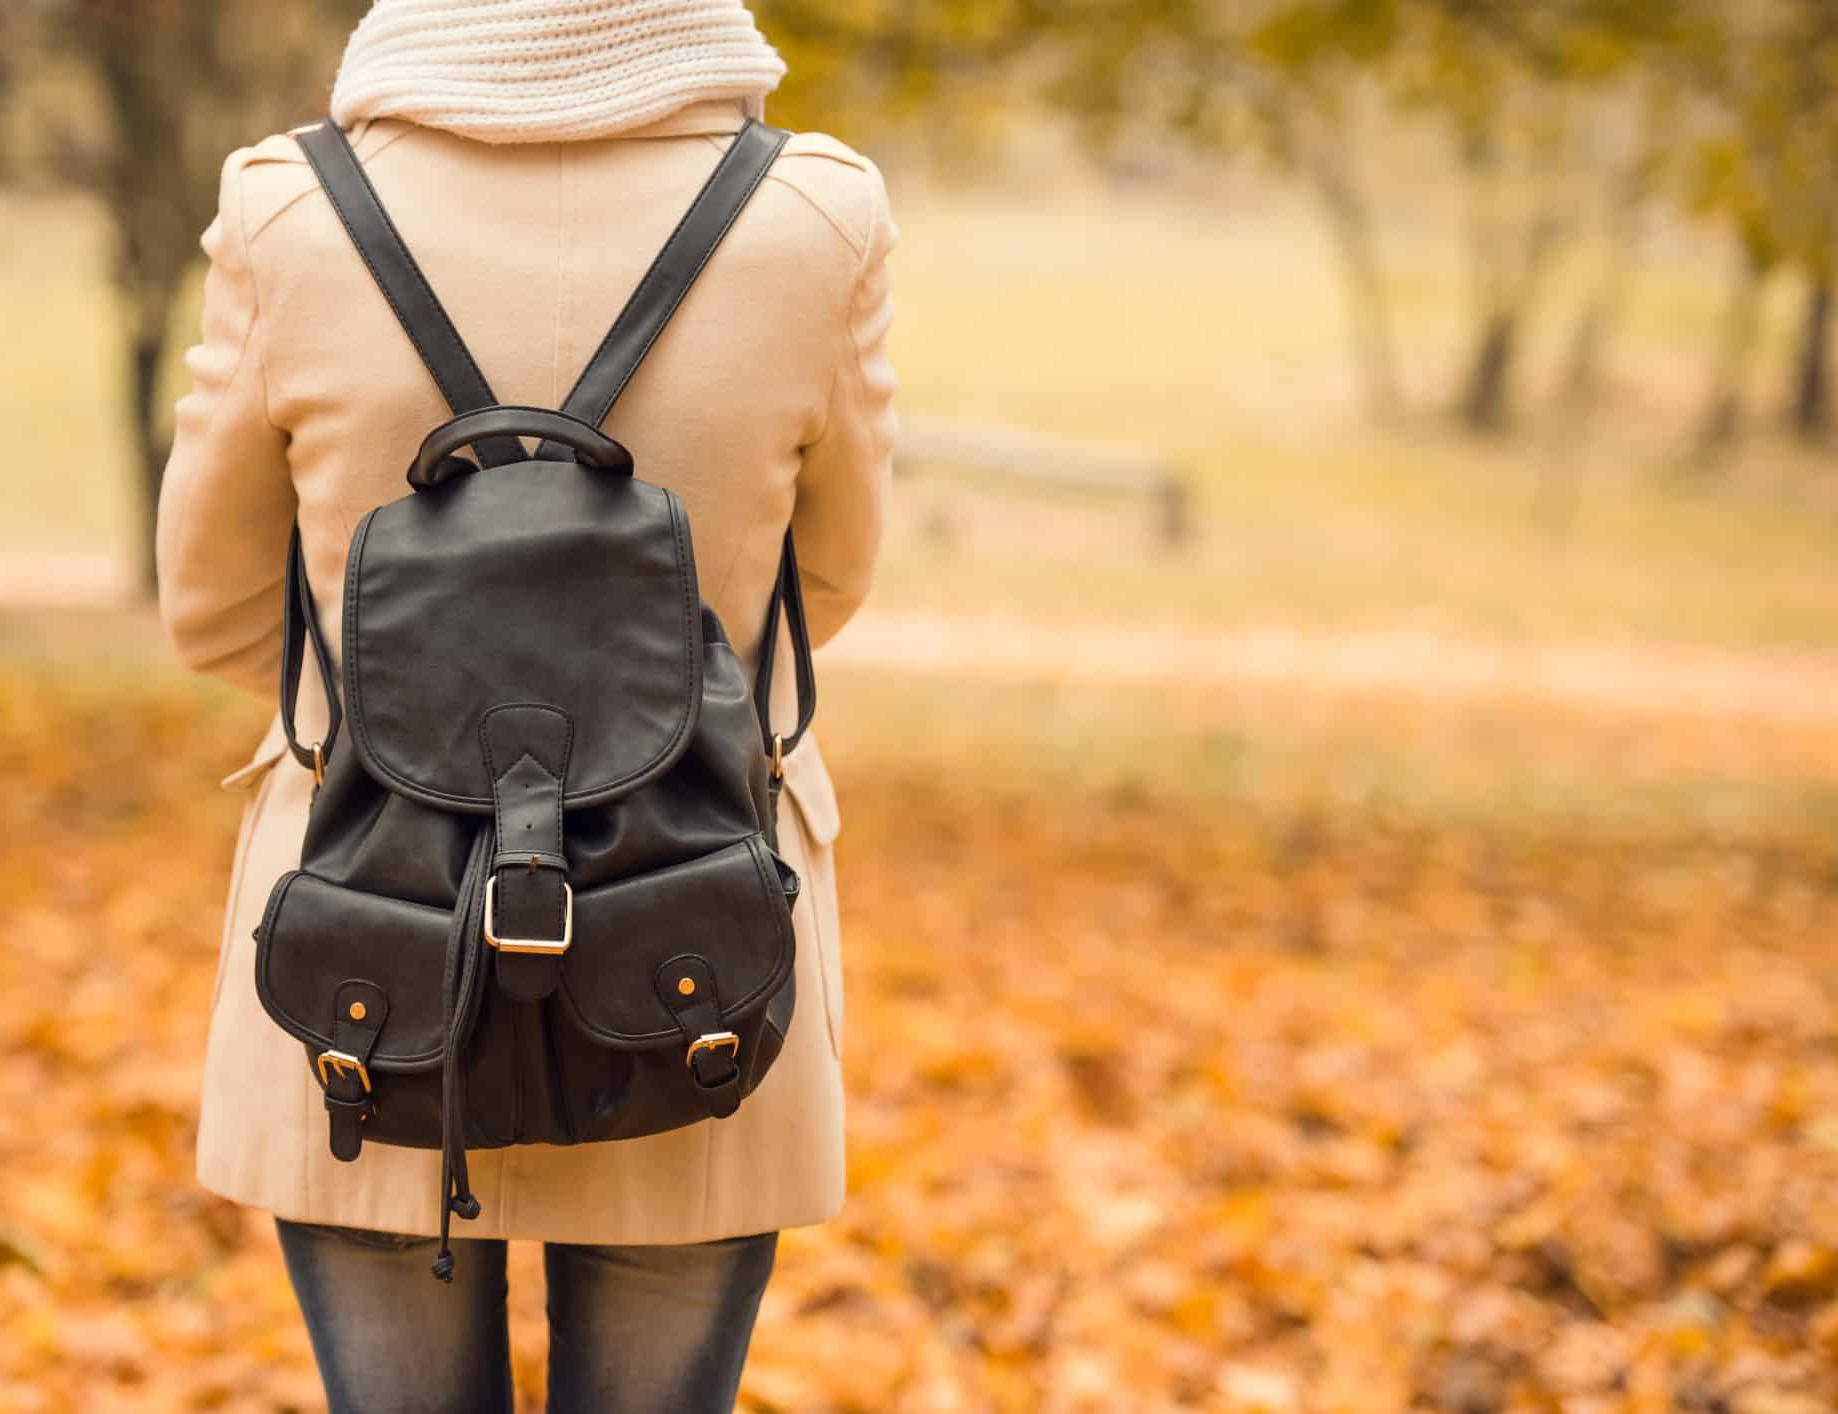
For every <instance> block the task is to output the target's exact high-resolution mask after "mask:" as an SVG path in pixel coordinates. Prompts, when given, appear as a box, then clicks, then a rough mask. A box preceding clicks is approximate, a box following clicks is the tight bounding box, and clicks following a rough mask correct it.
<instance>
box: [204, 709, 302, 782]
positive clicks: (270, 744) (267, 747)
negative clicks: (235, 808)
mask: <svg viewBox="0 0 1838 1414" xmlns="http://www.w3.org/2000/svg"><path fill="white" fill-rule="evenodd" d="M286 754H287V733H286V732H285V731H283V730H282V728H281V719H280V718H279V717H276V718H275V719H274V721H273V722H271V723H270V724H269V726H268V731H267V733H266V735H264V736H263V737H262V741H261V745H259V746H257V747H256V748H255V751H254V752H253V754H251V755H250V757H249V759H248V760H247V761H245V762H244V763H243V764H242V765H240V766H238V767H237V768H236V769H235V770H234V771H232V772H230V774H229V775H227V776H225V777H224V778H223V779H222V780H221V781H219V782H217V784H218V786H219V788H221V789H223V790H248V789H249V788H250V787H251V786H254V785H256V784H257V783H258V782H259V781H260V780H261V778H262V775H263V773H264V772H266V771H267V770H268V768H269V767H271V766H273V765H274V763H275V762H277V761H279V760H280V759H281V758H282V757H283V756H285V755H286Z"/></svg>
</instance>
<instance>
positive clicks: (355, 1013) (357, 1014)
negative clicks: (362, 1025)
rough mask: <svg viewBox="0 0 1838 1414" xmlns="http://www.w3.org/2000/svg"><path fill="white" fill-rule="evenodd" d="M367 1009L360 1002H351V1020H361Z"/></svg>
mask: <svg viewBox="0 0 1838 1414" xmlns="http://www.w3.org/2000/svg"><path fill="white" fill-rule="evenodd" d="M368 1010H369V1008H368V1007H366V1006H365V1005H364V1004H363V1003H362V1002H352V1003H351V1019H352V1020H353V1021H362V1020H363V1019H364V1013H365V1012H366V1011H368Z"/></svg>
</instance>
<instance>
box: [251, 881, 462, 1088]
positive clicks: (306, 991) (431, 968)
mask: <svg viewBox="0 0 1838 1414" xmlns="http://www.w3.org/2000/svg"><path fill="white" fill-rule="evenodd" d="M452 919H453V915H452V914H451V913H450V912H449V911H448V910H446V909H444V908H430V907H429V906H428V905H426V904H421V903H405V902H403V901H402V900H400V899H392V898H384V897H382V896H381V895H378V894H367V893H360V892H359V891H357V890H356V889H345V888H340V887H339V886H338V885H337V884H329V883H327V882H326V881H325V880H323V879H319V878H315V877H314V876H313V875H311V874H304V873H300V872H298V871H296V872H294V873H291V874H286V875H283V876H282V878H281V880H280V882H279V883H277V884H276V885H275V886H274V892H273V893H272V894H270V895H269V897H268V908H267V911H266V913H265V914H264V915H263V917H262V925H261V927H260V928H259V929H258V930H257V933H256V953H255V990H256V995H258V996H259V997H260V998H261V1002H262V1006H263V1008H264V1009H266V1011H267V1012H268V1015H269V1016H271V1017H273V1018H274V1020H275V1022H276V1024H277V1025H279V1026H280V1027H281V1029H282V1030H284V1031H286V1032H288V1033H289V1034H290V1035H292V1036H293V1037H295V1038H296V1039H297V1040H300V1041H304V1042H305V1043H306V1044H307V1045H309V1046H318V1047H320V1048H321V1049H324V1050H330V1049H332V1023H333V1020H334V1017H333V1008H334V1004H335V998H336V994H337V991H338V988H339V986H340V984H342V983H344V982H347V981H351V980H354V979H361V980H363V981H366V982H370V983H373V984H374V985H375V986H377V987H378V988H379V989H380V990H381V991H382V992H383V995H384V996H385V997H387V998H388V1000H389V1011H388V1015H387V1017H386V1018H385V1020H384V1022H383V1029H382V1031H381V1033H380V1034H379V1035H378V1037H377V1046H376V1050H375V1051H374V1052H373V1053H372V1056H371V1060H370V1064H371V1067H372V1068H373V1069H379V1070H395V1071H414V1070H427V1069H431V1068H432V1067H433V1066H435V1065H438V1064H439V1063H440V1056H441V1050H442V1046H443V1043H444V1041H445V1037H444V1035H443V1034H442V1028H443V1017H442V1015H441V996H440V989H441V978H442V976H444V974H445V967H446V955H447V933H448V930H449V928H450V926H451V923H452Z"/></svg>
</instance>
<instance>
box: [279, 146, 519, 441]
mask: <svg viewBox="0 0 1838 1414" xmlns="http://www.w3.org/2000/svg"><path fill="white" fill-rule="evenodd" d="M294 141H295V142H297V143H299V144H300V150H301V151H302V152H304V153H305V154H306V160H307V162H308V163H310V164H311V165H312V168H313V173H314V175H315V176H317V177H318V178H319V185H320V186H321V187H323V188H324V189H325V194H326V197H327V198H328V199H329V200H330V201H331V203H332V209H333V210H334V211H336V212H337V213H338V219H339V221H340V222H341V223H343V225H344V228H345V234H347V235H348V236H350V237H351V244H352V245H354V246H356V247H357V253H358V254H359V255H360V256H362V257H363V260H364V264H365V266H366V267H367V268H368V269H369V271H370V275H371V278H372V279H374V280H375V281H376V282H377V288H378V289H380V290H382V292H383V298H384V299H386V300H388V301H389V307H390V309H392V310H393V311H395V315H396V318H397V320H398V321H400V323H401V325H402V329H403V332H405V333H406V334H407V335H408V337H409V342H410V343H412V344H413V345H414V346H415V352H416V353H418V354H419V355H420V356H421V361H422V362H423V363H424V364H426V365H427V369H428V372H429V373H431V374H432V375H433V377H434V382H435V384H436V385H438V387H439V388H440V392H441V396H442V397H444V398H445V399H446V400H447V406H448V407H450V408H452V409H453V411H454V412H455V413H463V412H473V411H475V410H477V409H479V408H488V407H492V406H495V405H496V403H497V401H498V400H497V398H496V397H494V396H493V395H492V391H491V385H490V384H488V383H487V382H486V381H485V375H484V374H483V373H481V372H480V371H479V365H478V363H477V362H476V361H475V360H474V359H473V357H472V353H471V351H470V350H469V349H468V348H467V347H466V344H465V341H464V340H462V339H461V338H460V336H459V331H458V330H457V329H455V328H454V327H453V321H452V319H450V318H449V317H448V316H447V311H446V309H445V308H444V307H443V306H442V305H441V302H440V298H439V297H438V296H437V295H436V294H435V293H434V289H433V287H432V286H431V285H429V284H428V281H427V277H426V276H425V275H423V274H422V273H421V267H420V266H419V265H417V264H415V257H414V256H412V255H410V254H409V249H408V246H407V244H406V243H404V241H403V239H402V235H401V232H399V231H397V230H396V223H395V222H394V221H391V220H390V219H389V212H388V211H386V210H385V209H384V207H383V203H382V200H381V199H380V198H379V197H378V196H377V192H376V188H375V187H374V186H372V185H371V183H370V178H369V176H368V175H367V174H366V173H365V171H364V168H363V165H362V164H361V163H360V162H359V161H358V160H357V154H356V153H355V152H353V151H352V150H351V143H350V140H349V139H348V138H346V137H345V134H344V130H343V129H341V128H340V127H339V126H338V124H337V123H335V122H333V121H332V120H331V119H330V118H327V119H326V120H325V121H324V122H323V123H321V124H319V126H318V127H315V128H308V129H307V130H305V131H304V132H300V133H296V134H295V135H294ZM477 451H478V455H479V460H480V461H481V462H482V463H483V464H485V465H487V466H502V465H504V464H506V463H507V462H513V461H523V460H525V459H526V456H527V454H526V453H525V452H524V450H523V446H522V444H521V443H519V442H518V441H517V439H516V438H514V437H499V438H494V439H492V440H490V441H489V442H485V443H482V444H481V445H480V446H479V447H478V448H477Z"/></svg>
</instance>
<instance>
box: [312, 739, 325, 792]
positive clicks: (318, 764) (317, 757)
mask: <svg viewBox="0 0 1838 1414" xmlns="http://www.w3.org/2000/svg"><path fill="white" fill-rule="evenodd" d="M324 784H325V743H324V742H323V741H316V742H314V743H313V789H314V790H318V789H319V787H320V786H322V785H324Z"/></svg>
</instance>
